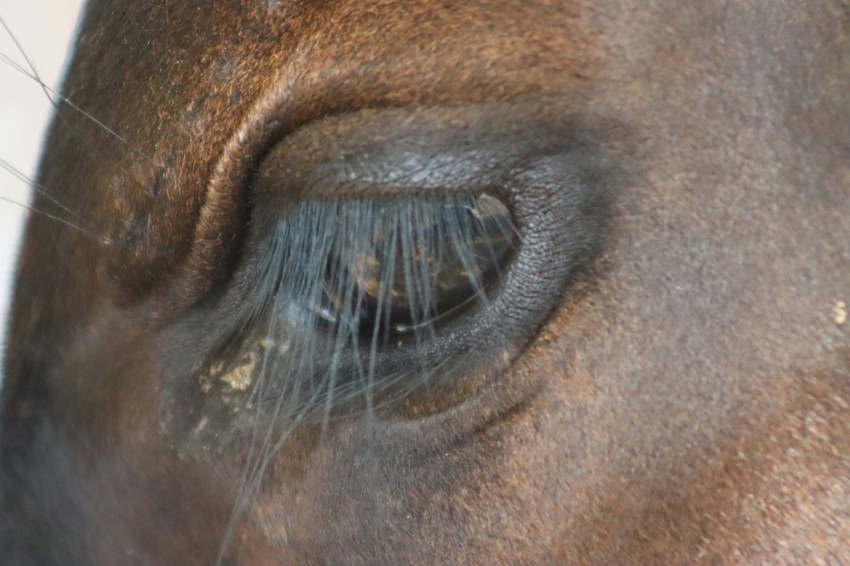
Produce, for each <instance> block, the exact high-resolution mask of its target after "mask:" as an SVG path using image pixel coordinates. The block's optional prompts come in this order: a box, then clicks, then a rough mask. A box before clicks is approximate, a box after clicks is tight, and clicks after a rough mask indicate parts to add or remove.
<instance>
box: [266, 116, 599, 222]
mask: <svg viewBox="0 0 850 566" xmlns="http://www.w3.org/2000/svg"><path fill="white" fill-rule="evenodd" d="M554 114H555V115H554V116H548V115H544V116H541V115H537V116H533V117H532V118H529V117H528V116H527V115H526V110H525V109H523V108H521V107H511V108H507V109H506V108H501V107H496V108H490V107H484V106H476V107H473V109H472V110H470V109H468V108H467V109H458V108H452V109H443V108H426V109H412V110H410V109H383V110H372V111H362V112H357V113H354V114H351V115H342V116H336V117H331V118H327V119H323V120H320V121H317V122H314V123H311V124H308V125H307V126H305V127H303V128H301V129H300V130H298V131H297V132H294V133H292V134H290V135H289V136H286V137H285V138H284V139H283V140H281V141H280V142H279V143H278V144H276V145H275V146H274V147H273V148H271V149H270V150H269V152H268V153H267V154H266V155H265V156H264V157H263V159H262V161H261V163H260V166H259V168H258V170H257V171H256V174H255V176H254V178H253V181H252V186H251V192H252V195H253V198H254V199H260V200H263V201H266V202H268V203H269V204H272V205H273V206H274V205H276V204H278V205H282V206H285V205H286V203H287V202H292V201H294V200H302V199H317V200H323V199H337V198H347V197H352V198H355V197H359V196H379V195H386V196H392V195H399V194H411V192H413V193H416V192H421V193H428V192H432V191H446V192H449V193H454V192H470V193H475V192H481V191H485V190H490V191H495V192H500V193H502V194H501V196H503V197H505V198H506V200H510V199H509V198H508V197H509V196H510V195H509V194H505V193H506V191H505V189H506V188H508V186H509V185H510V184H511V183H512V181H513V180H514V179H515V178H516V177H517V176H519V175H521V174H522V173H523V172H524V171H527V170H529V169H533V168H534V166H535V163H536V161H537V160H539V159H541V158H546V157H551V156H553V155H562V156H568V155H569V154H571V153H582V152H584V151H585V149H586V147H587V145H588V144H587V141H586V139H585V133H586V132H585V131H584V129H583V128H582V127H579V126H578V125H577V124H576V120H575V117H574V116H572V115H569V114H560V113H558V112H555V113H554ZM387 132H389V133H387Z"/></svg>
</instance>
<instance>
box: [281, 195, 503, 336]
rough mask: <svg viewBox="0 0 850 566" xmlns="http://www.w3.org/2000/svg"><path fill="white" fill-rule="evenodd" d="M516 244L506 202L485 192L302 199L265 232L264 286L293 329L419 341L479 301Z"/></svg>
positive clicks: (489, 291) (484, 301)
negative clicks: (267, 237) (267, 240)
mask: <svg viewBox="0 0 850 566" xmlns="http://www.w3.org/2000/svg"><path fill="white" fill-rule="evenodd" d="M518 242H519V238H518V234H517V229H516V227H515V224H514V221H513V217H512V215H511V212H510V210H509V208H508V206H507V205H506V204H505V203H504V202H503V201H502V200H501V199H500V198H498V197H496V196H494V195H492V194H488V193H479V194H433V195H414V196H410V195H407V196H399V197H395V198H390V197H385V196H382V197H366V198H354V199H341V200H335V201H319V200H317V201H310V200H307V201H303V202H301V203H299V204H297V205H295V206H294V207H293V208H292V209H290V211H289V212H288V213H287V214H286V215H285V216H284V217H283V218H281V220H280V221H279V222H278V224H277V227H276V229H275V233H274V234H273V236H272V237H271V238H270V245H269V247H268V250H269V253H268V256H269V257H268V259H267V263H268V264H269V265H271V266H273V267H272V268H270V269H266V270H265V272H266V274H267V277H268V278H274V282H273V283H269V284H266V285H264V288H265V289H274V293H275V298H274V300H273V301H270V302H271V303H274V304H275V306H276V310H277V312H278V313H279V314H280V316H283V317H284V318H286V319H288V320H289V321H290V322H291V323H293V324H295V325H297V326H299V327H300V328H310V329H314V328H315V329H320V330H323V331H324V332H326V333H330V334H331V335H333V336H334V337H335V338H336V339H338V340H341V341H347V340H354V341H356V340H363V339H365V340H367V341H368V340H373V339H375V338H376V337H378V336H382V337H387V336H390V335H393V336H398V337H403V336H404V335H412V336H413V337H414V338H416V339H420V338H422V337H424V336H425V335H427V334H430V333H433V332H434V331H435V329H436V328H437V327H438V326H439V324H440V323H441V322H442V321H444V320H447V319H450V318H454V317H455V316H456V315H459V314H461V313H463V312H465V311H466V310H467V308H472V307H473V306H477V307H479V308H480V307H482V306H486V304H487V303H488V302H489V301H490V300H491V295H492V292H493V289H494V288H495V287H496V286H497V285H496V284H497V282H498V280H499V279H500V278H501V276H502V275H503V274H504V273H505V272H506V270H507V268H508V266H509V263H510V259H511V256H512V251H513V250H514V249H515V248H516V247H517V244H518ZM282 303H285V305H284V304H282Z"/></svg>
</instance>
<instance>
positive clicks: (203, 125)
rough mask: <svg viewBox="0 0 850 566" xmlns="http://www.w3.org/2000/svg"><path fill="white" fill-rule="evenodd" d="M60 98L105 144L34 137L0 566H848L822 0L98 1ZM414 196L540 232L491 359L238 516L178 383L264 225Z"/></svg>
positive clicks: (849, 151)
mask: <svg viewBox="0 0 850 566" xmlns="http://www.w3.org/2000/svg"><path fill="white" fill-rule="evenodd" d="M64 94H65V96H66V97H67V98H68V99H69V100H70V101H71V102H72V103H73V104H74V105H75V106H76V107H77V108H79V109H82V110H84V111H85V113H86V114H87V115H89V116H92V117H95V118H96V119H97V120H98V121H99V124H98V123H95V122H93V121H92V120H91V119H89V118H87V117H86V116H85V115H83V114H82V113H81V112H80V111H78V110H77V109H74V108H72V107H71V106H70V105H69V104H64V105H62V106H61V107H60V109H59V111H58V113H57V116H56V118H55V120H54V124H53V127H52V130H51V132H50V135H49V137H48V139H47V145H46V147H45V153H44V157H43V160H42V166H41V172H40V176H39V183H40V184H41V185H43V186H44V187H48V188H49V190H50V195H49V196H50V199H48V198H47V197H46V196H38V197H36V208H37V209H39V210H43V211H48V212H55V213H56V214H57V215H60V216H61V214H63V209H60V208H59V204H57V202H56V201H58V203H61V205H62V207H66V209H67V210H69V211H71V212H72V213H73V218H74V220H75V223H76V224H78V225H79V226H81V227H83V228H84V229H83V230H80V229H73V228H71V227H69V226H68V225H67V224H63V223H60V222H57V221H55V220H52V219H51V218H49V217H47V216H44V215H36V216H33V217H32V218H31V220H30V223H29V226H28V229H27V233H26V239H25V243H24V247H23V251H22V255H21V259H20V265H19V274H18V280H17V286H16V294H15V303H14V309H13V316H12V319H11V327H10V338H9V342H8V344H7V365H6V368H5V383H4V388H3V397H2V402H3V405H2V432H0V446H2V452H1V453H0V489H2V492H0V493H2V499H0V557H2V558H0V562H2V563H3V564H4V565H8V566H42V565H44V566H47V565H63V566H67V565H115V564H140V565H148V564H150V565H163V566H164V565H181V566H184V565H210V564H232V565H237V564H238V565H246V566H247V565H267V564H369V565H379V564H387V565H395V564H423V565H424V564H489V565H495V564H505V565H507V564H511V565H514V564H559V565H560V564H780V563H784V564H815V563H831V564H841V563H850V544H848V542H847V541H848V540H850V322H847V315H846V312H845V311H846V305H847V304H848V303H850V245H848V242H850V145H848V144H849V143H850V142H848V140H850V5H848V4H847V2H845V1H843V0H822V1H817V2H815V1H813V2H805V3H802V2H796V1H790V0H788V1H784V0H771V1H767V0H764V1H758V0H752V1H749V0H748V1H742V2H724V1H704V2H703V1H701V2H696V1H694V2H679V1H676V2H674V1H667V0H654V1H649V2H632V1H629V0H598V1H589V0H576V1H572V0H563V1H543V0H539V1H538V0H534V1H529V2H518V1H512V2H506V1H500V0H493V1H487V0H482V1H476V2H469V1H457V2H454V1H443V2H437V1H429V0H423V1H395V0H385V1H375V2H373V1H365V0H364V1H357V2H334V1H329V2H295V1H292V2H290V1H266V0H262V1H260V0H241V1H229V2H210V1H209V0H171V1H170V2H164V1H153V0H145V1H138V2H118V1H115V0H92V1H90V2H89V5H88V7H87V11H86V16H85V21H84V24H83V26H82V28H81V31H80V36H79V38H78V42H77V46H76V53H75V56H74V60H73V63H72V65H71V67H70V69H69V73H68V76H67V79H66V82H65V86H64ZM281 144H283V145H281ZM287 144H288V145H287ZM399 148H402V149H404V150H405V152H407V153H405V152H402V151H401V150H399ZM396 150H398V151H396ZM394 152H395V153H394ZM399 155H402V156H403V157H404V156H407V157H409V156H410V155H417V156H423V155H424V156H426V157H427V159H423V163H425V165H424V166H423V167H424V168H423V169H417V171H418V172H417V174H416V175H414V174H413V173H410V174H407V173H404V172H405V171H407V169H405V167H408V165H409V160H408V161H405V159H402V157H399ZM276 156H278V157H280V156H282V157H280V159H281V160H286V161H285V163H287V164H288V165H287V166H286V167H283V166H282V165H280V163H284V161H280V162H276V161H269V160H274V159H277V158H278V157H276ZM434 163H441V164H443V165H441V166H440V167H437V168H436V169H434V170H432V169H429V167H431V166H432V165H429V164H434ZM506 163H516V164H518V165H517V166H516V167H513V166H512V167H508V166H507V165H505V164H506ZM434 167H436V166H434ZM399 171H401V172H402V173H403V174H401V175H400V177H401V178H399V175H395V176H394V173H398V172H399ZM517 171H520V172H519V173H518V172H517ZM258 172H259V173H258ZM346 174H347V175H349V177H351V178H355V177H356V178H357V179H359V180H361V181H362V182H358V183H353V182H351V183H349V182H346V181H344V179H346V178H348V177H346ZM258 175H259V177H258ZM263 175H265V176H263ZM417 175H419V176H417ZM257 179H259V180H257ZM269 179H271V180H269ZM299 179H300V180H301V181H299ZM305 179H306V180H305ZM364 179H365V180H364ZM375 179H377V181H375ZM553 179H555V180H554V181H553ZM558 179H561V180H563V183H560V184H559V182H558ZM485 180H486V182H485ZM278 181H279V184H278ZM308 181H309V182H308ZM491 181H492V182H491ZM429 183H431V184H434V185H435V186H436V185H439V186H440V187H443V188H445V187H446V186H452V185H458V186H460V187H461V188H462V187H463V186H466V185H468V186H474V187H478V185H481V187H483V188H481V190H484V188H487V189H489V188H492V187H493V186H495V185H499V184H500V183H504V184H505V186H506V187H507V188H506V189H505V190H506V191H507V192H508V193H510V194H509V196H510V199H511V200H510V202H511V203H513V204H512V206H515V208H516V210H518V211H520V212H521V214H523V215H525V216H523V218H528V219H532V220H527V222H526V223H527V225H528V226H527V233H528V234H530V235H532V236H534V237H530V238H529V241H527V242H525V243H524V244H523V245H527V246H528V247H529V248H530V249H532V248H533V249H534V250H537V251H538V252H539V253H538V255H536V256H534V255H530V256H528V257H529V258H530V259H528V261H527V262H526V263H525V264H523V265H526V267H524V268H523V269H526V268H527V269H529V270H530V271H533V272H534V277H532V278H531V279H529V280H530V281H533V282H535V283H533V284H532V283H529V284H528V286H527V291H524V292H522V293H519V295H517V296H518V297H520V298H519V299H517V300H512V301H506V303H507V304H506V306H505V309H506V310H505V311H504V313H503V316H502V317H501V318H502V322H499V321H498V320H496V321H490V322H488V323H487V324H486V325H484V324H482V325H479V326H481V327H482V328H484V327H486V328H485V330H487V331H488V332H494V333H495V332H498V335H499V336H500V337H501V341H500V342H498V348H497V349H498V351H499V354H498V355H492V352H490V351H489V350H488V352H489V353H488V355H487V356H486V359H484V358H485V356H484V355H483V354H482V356H481V360H480V363H477V362H476V363H469V364H467V365H465V366H461V369H462V371H460V370H459V372H458V373H457V375H456V376H455V377H456V382H457V386H451V387H447V388H444V390H440V391H441V393H440V394H441V395H444V397H442V398H437V399H430V400H429V401H428V403H430V404H428V406H427V407H425V408H424V409H423V408H422V407H421V406H420V405H417V403H420V401H421V400H419V399H418V398H417V397H416V396H414V397H413V398H412V400H408V401H407V402H406V403H405V407H392V406H389V407H386V408H385V410H384V412H383V413H380V414H379V415H378V416H377V417H375V416H374V415H372V416H371V417H367V415H366V414H365V413H363V412H361V411H357V410H351V411H349V412H347V413H343V414H341V415H338V416H336V417H335V418H333V419H330V420H329V421H326V422H324V423H323V424H316V423H312V422H305V423H304V424H302V425H299V426H295V427H292V429H291V430H287V432H286V435H285V438H283V437H281V441H280V442H279V443H278V444H277V445H276V446H275V449H274V450H273V451H269V452H268V453H267V457H266V458H264V461H263V464H264V465H263V469H262V470H261V471H262V473H261V474H255V475H254V476H252V477H253V479H254V480H255V481H253V482H252V483H251V486H250V488H251V489H246V485H245V484H246V475H245V474H244V473H243V472H244V469H245V465H246V462H248V463H250V457H249V455H247V454H246V450H247V449H246V448H245V446H244V444H242V443H240V438H243V437H245V436H249V434H248V433H250V431H247V432H246V430H245V429H244V427H245V426H246V425H245V424H244V423H243V422H241V421H239V420H238V418H237V417H234V416H233V414H234V412H232V411H231V412H228V411H227V410H224V409H221V406H220V405H219V404H217V401H216V400H215V399H211V398H210V397H212V396H214V395H215V392H213V393H210V392H209V391H206V390H204V389H203V388H201V387H199V385H198V380H197V379H196V377H195V376H196V374H197V372H198V371H199V368H200V367H201V365H202V362H203V359H205V356H207V354H208V352H209V351H211V349H212V348H213V345H214V344H215V343H217V341H218V340H219V339H220V338H221V336H223V335H224V334H226V333H227V332H229V331H230V330H232V327H233V326H234V325H236V324H237V315H236V314H234V313H236V312H237V311H238V308H237V307H235V306H234V305H235V304H236V303H235V302H234V301H235V299H233V297H235V296H236V294H235V291H233V289H234V288H236V287H238V285H237V284H236V283H238V282H239V281H243V280H245V281H250V280H251V277H252V276H251V272H250V269H251V266H252V265H254V264H253V263H252V261H253V260H250V259H246V258H251V257H254V256H252V253H253V252H252V250H253V248H252V242H253V241H254V239H253V238H254V234H255V232H256V230H260V229H261V227H262V226H264V225H266V224H271V223H274V222H275V221H276V219H277V218H278V216H279V214H280V209H281V208H282V207H284V206H285V203H286V202H289V201H293V200H297V199H300V198H307V197H309V196H311V195H312V196H315V195H321V198H324V199H329V198H330V199H333V198H344V197H346V196H347V195H349V194H350V193H352V192H357V191H361V192H362V191H366V192H369V191H373V192H376V193H379V194H381V195H383V196H385V197H388V198H392V197H393V196H394V195H401V194H406V193H405V192H406V191H407V192H408V193H414V192H416V191H420V190H426V189H427V186H426V185H429ZM484 185H486V187H485V186H484ZM278 186H280V188H279V189H276V188H275V187H278ZM576 187H580V188H576ZM497 188H498V187H497ZM476 190H478V189H476ZM311 191H313V192H311ZM305 195H306V196H305ZM51 199H53V200H51ZM282 203H283V204H282ZM518 214H519V213H518ZM535 215H539V218H541V219H543V220H546V221H547V222H550V223H549V224H545V223H544V224H545V225H546V226H548V228H546V229H545V230H543V229H541V228H539V225H540V224H539V223H536V221H534V219H536V218H538V216H535ZM547 219H548V220H547ZM576 219H578V220H576ZM541 222H542V220H541ZM535 238H536V239H535ZM553 242H554V244H553ZM547 246H548V247H547ZM579 252H581V253H579ZM254 255H256V254H254ZM518 257H526V256H518ZM547 258H548V259H547ZM565 266H566V267H565ZM559 270H561V271H559ZM562 271H563V273H562ZM568 271H569V276H567V275H565V274H566V273H567V272H568ZM549 274H552V275H551V277H549ZM562 276H563V277H562ZM234 282H236V283H234ZM506 292H507V291H506ZM842 305H844V306H842ZM498 312H500V313H501V312H502V311H498ZM505 321H507V322H505ZM500 324H501V325H503V326H504V328H502V326H500ZM457 332H458V336H461V335H462V334H463V333H464V332H468V333H474V332H479V329H478V327H475V328H472V329H471V330H464V328H459V329H458V330H457ZM473 342H474V341H472V339H471V338H470V343H473ZM488 347H489V346H488ZM435 355H436V354H435ZM490 360H496V361H492V362H491V361H490ZM224 405H226V403H224ZM222 406H223V405H222ZM225 408H226V407H225ZM237 412H238V407H237ZM257 426H259V425H257ZM272 428H273V427H272ZM246 494H247V495H246Z"/></svg>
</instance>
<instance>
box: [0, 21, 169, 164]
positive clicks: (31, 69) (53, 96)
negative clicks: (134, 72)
mask: <svg viewBox="0 0 850 566" xmlns="http://www.w3.org/2000/svg"><path fill="white" fill-rule="evenodd" d="M0 26H2V27H3V29H5V30H6V33H7V34H8V35H9V38H10V39H11V40H12V42H13V43H14V44H15V47H16V48H17V50H18V52H19V53H20V54H21V56H22V57H23V58H24V61H26V63H27V67H28V68H27V67H23V66H22V65H20V64H18V63H16V62H15V61H13V60H12V59H11V58H10V57H9V56H8V55H6V54H3V53H0V61H3V62H4V63H6V64H7V65H8V66H9V67H11V68H12V69H14V70H16V71H18V72H19V73H22V74H23V75H25V76H26V77H28V78H30V79H32V80H33V81H35V82H36V83H38V85H39V86H40V87H41V89H42V90H43V91H44V94H45V96H46V97H47V100H48V101H49V102H50V104H51V106H53V108H55V109H57V110H58V108H59V104H58V102H57V99H58V100H59V101H61V102H63V103H64V104H67V105H68V107H70V108H71V109H73V110H74V111H76V112H77V113H79V114H80V115H82V116H83V117H84V118H86V119H87V120H89V121H91V122H92V123H94V124H95V125H96V126H97V127H98V128H100V129H101V130H103V131H104V132H106V133H107V134H109V135H110V136H112V137H113V138H115V139H116V140H118V141H119V142H121V143H122V144H124V145H125V146H126V147H127V148H128V149H129V150H130V151H132V152H133V153H135V154H136V155H137V156H139V157H141V158H142V159H144V160H146V161H148V162H150V163H151V164H152V165H154V166H155V167H157V168H159V169H162V168H163V167H164V166H163V164H161V163H159V162H157V161H156V160H154V159H153V158H152V157H150V156H149V155H146V154H145V153H143V152H142V151H140V150H139V149H138V148H137V147H135V146H134V145H133V144H131V143H130V142H129V141H128V140H127V139H126V138H124V137H123V136H121V135H120V134H118V133H117V132H116V131H115V130H113V129H112V128H110V127H109V126H107V125H106V124H104V123H103V122H101V121H100V120H98V119H97V118H95V117H94V116H92V115H91V114H89V113H88V112H86V111H85V110H83V109H82V108H80V107H79V106H77V105H76V104H74V103H73V102H71V101H70V100H69V99H68V98H67V97H65V96H63V95H61V94H59V92H57V91H56V90H55V89H54V88H52V87H50V86H49V85H48V84H47V83H45V82H44V81H43V80H42V79H41V76H40V75H39V74H38V71H37V70H36V68H35V66H34V65H33V63H32V61H31V60H30V58H29V57H28V56H27V54H26V51H25V50H24V48H23V46H22V45H21V43H20V42H19V41H18V39H17V37H15V34H13V33H12V30H11V29H10V28H9V26H8V25H7V24H6V22H5V21H4V20H3V18H0Z"/></svg>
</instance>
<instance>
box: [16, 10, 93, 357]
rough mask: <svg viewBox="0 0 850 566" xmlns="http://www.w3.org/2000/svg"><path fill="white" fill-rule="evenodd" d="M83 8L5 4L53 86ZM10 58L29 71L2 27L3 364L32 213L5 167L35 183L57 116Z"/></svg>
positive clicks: (23, 187)
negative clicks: (23, 235)
mask: <svg viewBox="0 0 850 566" xmlns="http://www.w3.org/2000/svg"><path fill="white" fill-rule="evenodd" d="M81 4H82V1H81V0H0V18H2V19H3V22H4V23H5V24H6V25H7V26H8V27H9V29H11V30H12V33H13V34H14V35H15V38H16V39H17V40H18V42H20V44H21V46H22V47H23V49H24V51H26V54H27V56H28V57H29V59H30V60H31V61H32V63H33V65H34V66H35V68H36V70H37V71H38V74H39V75H40V76H41V78H42V80H44V82H45V83H47V84H48V85H50V86H54V87H55V86H56V85H57V83H58V82H59V78H60V75H61V71H62V67H63V63H64V61H65V57H66V54H67V52H68V50H69V47H70V44H71V41H72V34H73V32H74V29H75V27H76V22H77V15H78V13H79V10H80V5H81ZM5 58H9V59H12V60H14V61H15V62H16V63H18V64H21V65H25V61H24V59H23V56H22V55H21V54H20V52H19V51H18V49H17V47H16V46H15V44H14V43H13V42H12V40H11V38H10V37H9V34H8V33H7V32H6V30H5V29H3V28H2V27H0V336H2V337H3V342H2V343H3V345H4V348H2V350H0V362H2V359H3V353H2V352H3V350H5V330H6V323H7V313H8V306H9V299H10V296H9V294H10V292H11V284H12V276H13V271H14V265H15V260H16V257H17V246H18V239H19V235H20V231H21V228H22V227H23V222H24V220H25V218H26V213H27V211H26V209H25V208H24V207H23V206H21V205H26V204H28V203H29V202H30V191H29V187H28V186H27V184H26V183H24V182H22V181H20V180H18V179H16V178H15V177H14V176H13V175H11V174H10V173H8V172H7V171H6V170H5V169H3V167H2V166H3V165H6V164H8V165H10V166H12V167H14V168H15V169H17V170H18V171H20V172H21V173H23V174H25V175H26V176H27V177H29V178H32V176H33V173H34V169H35V166H36V162H37V159H38V153H39V148H40V144H41V138H42V136H43V135H44V128H45V127H46V125H47V120H48V118H49V115H50V110H51V105H50V102H49V101H48V99H47V96H46V95H45V94H44V91H43V90H42V89H41V87H40V86H39V85H38V84H37V83H36V82H35V81H33V80H32V79H30V78H27V77H26V76H24V75H22V74H21V73H19V72H18V71H15V70H14V69H13V68H12V67H11V66H10V65H9V64H8V63H7V62H6V61H5V60H4V59H5ZM8 201H12V202H8ZM0 367H2V366H0Z"/></svg>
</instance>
